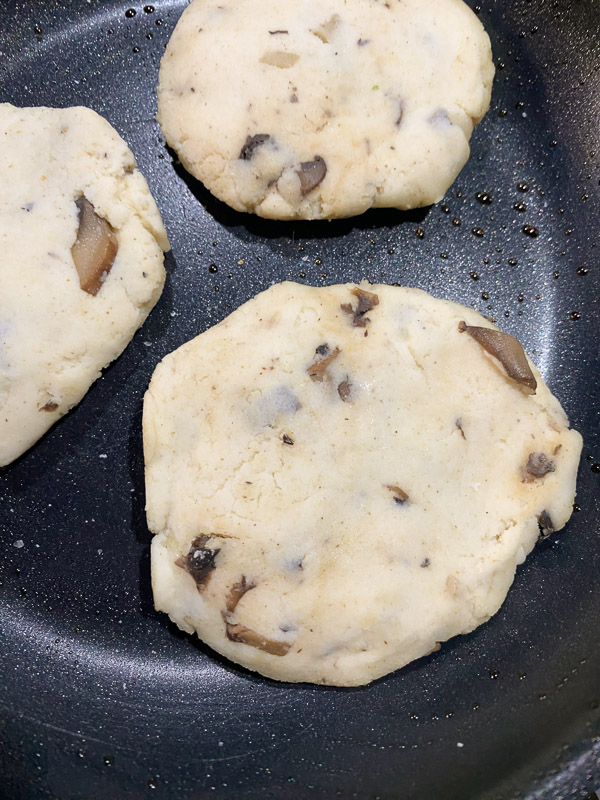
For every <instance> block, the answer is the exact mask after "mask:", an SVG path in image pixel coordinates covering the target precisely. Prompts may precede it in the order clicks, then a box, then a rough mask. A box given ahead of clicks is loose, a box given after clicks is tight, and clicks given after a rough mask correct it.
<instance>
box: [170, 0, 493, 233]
mask: <svg viewBox="0 0 600 800" xmlns="http://www.w3.org/2000/svg"><path fill="white" fill-rule="evenodd" d="M493 75H494V66H493V63H492V53H491V47H490V40H489V37H488V35H487V33H486V32H485V30H484V29H483V26H482V24H481V22H480V21H479V19H478V18H477V17H476V15H475V14H474V13H473V12H472V11H471V9H470V8H469V7H468V6H467V5H466V4H465V3H463V2H462V0H427V2H423V0H388V2H383V0H302V2H298V0H261V2H260V4H259V5H258V6H257V4H256V2H255V0H194V2H193V3H191V5H190V6H189V7H188V8H186V9H185V11H184V13H183V14H182V16H181V18H180V20H179V22H178V23H177V26H176V28H175V30H174V32H173V35H172V37H171V39H170V41H169V44H168V46H167V49H166V52H165V55H164V57H163V59H162V62H161V68H160V76H159V86H158V119H159V122H160V124H161V126H162V129H163V132H164V134H165V137H166V140H167V142H168V143H169V144H170V145H171V147H173V148H174V149H175V150H176V151H177V154H178V156H179V158H180V160H181V162H182V164H183V165H184V166H185V168H186V169H187V170H188V171H189V172H190V173H191V174H192V175H194V176H195V177H196V178H198V179H199V180H201V181H202V182H203V183H204V184H205V185H206V187H207V188H208V189H209V190H210V191H211V192H212V193H213V194H214V195H216V196H217V197H218V198H219V199H220V200H223V201H224V202H226V203H228V204H229V205H230V206H232V207H233V208H234V209H237V210H238V211H247V212H252V213H255V214H258V215H259V216H262V217H269V218H273V219H294V218H300V219H322V218H326V219H331V218H334V217H348V216H352V215H355V214H360V213H362V212H363V211H366V210H367V209H369V208H371V207H395V208H400V209H408V208H415V207H418V206H426V205H429V204H431V203H435V202H438V201H439V200H441V198H442V197H443V196H444V194H445V192H446V190H447V189H448V187H449V186H450V185H451V184H452V182H453V181H454V179H455V178H456V176H457V175H458V173H459V171H460V170H461V169H462V167H463V166H464V164H465V163H466V161H467V159H468V157H469V139H470V137H471V133H472V131H473V127H474V125H476V124H477V122H479V121H480V119H481V118H482V117H483V115H484V114H485V112H486V111H487V109H488V106H489V103H490V95H491V87H492V80H493ZM255 137H259V139H256V138H255ZM265 137H266V138H265ZM249 141H250V143H251V146H250V147H249V148H248V142H249ZM257 142H260V143H259V144H258V145H257ZM252 143H254V145H257V146H252ZM315 159H320V161H319V162H318V166H316V165H315ZM303 164H304V165H305V166H304V167H303V166H302V165H303ZM311 164H312V165H313V166H312V167H311V166H308V167H307V166H306V165H311ZM323 168H325V169H326V174H324V176H323ZM303 172H305V173H306V175H305V178H306V180H307V181H308V183H306V181H304V182H303V181H302V180H301V177H302V173H303ZM318 178H320V181H319V182H318V184H316V185H314V186H312V188H311V183H310V181H313V182H314V181H315V180H317V179H318Z"/></svg>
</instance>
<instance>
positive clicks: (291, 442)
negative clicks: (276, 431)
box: [281, 433, 294, 444]
mask: <svg viewBox="0 0 600 800" xmlns="http://www.w3.org/2000/svg"><path fill="white" fill-rule="evenodd" d="M281 438H282V440H283V443H284V444H294V440H293V439H290V437H289V436H288V435H287V433H284V434H283V436H282V437H281Z"/></svg>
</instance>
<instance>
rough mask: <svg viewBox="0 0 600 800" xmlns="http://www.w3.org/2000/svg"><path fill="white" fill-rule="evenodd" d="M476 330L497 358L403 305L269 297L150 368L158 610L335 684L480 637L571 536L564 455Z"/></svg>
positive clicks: (409, 299) (575, 449) (547, 404)
mask: <svg viewBox="0 0 600 800" xmlns="http://www.w3.org/2000/svg"><path fill="white" fill-rule="evenodd" d="M463 321H464V322H466V323H468V326H476V327H468V326H467V329H466V330H464V327H465V326H464V325H460V323H461V322H463ZM482 329H483V336H484V339H485V337H486V336H487V337H490V335H491V339H492V340H493V342H492V344H493V343H494V342H495V343H496V345H498V342H500V350H498V349H497V350H496V352H504V351H505V350H506V349H509V350H510V349H511V348H514V345H515V343H516V340H514V339H512V337H510V338H509V339H508V338H507V337H506V336H504V335H502V334H495V333H494V332H495V331H497V329H496V328H495V326H493V325H492V324H491V323H490V322H488V321H487V320H486V319H485V318H484V317H482V316H481V315H480V314H478V313H477V312H475V311H472V310H470V309H468V308H463V307H462V306H459V305H456V304H454V303H449V302H445V301H442V300H437V299H434V298H432V297H430V296H429V295H427V294H425V293H424V292H422V291H419V290H417V289H404V288H394V287H389V286H370V285H368V284H363V285H361V287H353V286H352V285H347V286H330V287H327V288H310V287H306V286H300V285H297V284H293V283H282V284H278V285H276V286H273V287H272V288H270V289H269V290H268V291H266V292H263V293H262V294H260V295H258V296H257V297H256V298H254V299H253V300H251V301H249V302H247V303H246V304H244V305H243V306H241V307H240V308H239V309H238V310H236V311H235V312H234V313H233V314H231V315H230V316H229V317H228V318H227V319H226V320H225V321H223V322H222V323H220V324H219V325H217V326H215V327H213V328H211V329H210V330H208V331H206V332H205V333H203V334H202V335H200V336H198V337H197V338H196V339H193V340H192V341H190V342H188V343H187V344H185V345H183V346H182V347H180V348H179V349H178V350H176V351H175V352H174V353H172V354H170V355H169V356H167V357H166V358H165V359H164V360H163V361H162V362H161V363H160V364H159V366H158V367H157V369H156V371H155V373H154V376H153V378H152V382H151V384H150V387H149V389H148V392H147V393H146V397H145V401H144V451H145V459H146V492H147V513H148V523H149V526H150V529H151V530H152V531H153V532H154V533H156V534H158V535H157V536H156V537H155V538H154V540H153V544H152V582H153V589H154V598H155V604H156V608H157V609H159V610H161V611H165V612H167V613H168V614H169V616H170V617H171V619H172V620H173V621H174V622H175V623H176V624H177V625H178V626H179V627H180V628H182V629H183V630H185V631H188V632H193V631H196V632H197V633H198V635H199V636H200V637H201V638H202V639H203V640H204V641H205V642H207V643H208V644H209V645H210V646H211V647H213V648H214V649H215V650H217V651H218V652H220V653H222V654H223V655H225V656H227V657H228V658H230V659H232V660H233V661H236V662H238V663H240V664H243V665H244V666H246V667H248V668H250V669H252V670H257V671H258V672H261V673H263V674H264V675H268V676H270V677H272V678H277V679H280V680H287V681H312V682H317V683H328V684H336V685H357V684H362V683H367V682H368V681H371V680H373V679H375V678H377V677H379V676H381V675H384V674H385V673H387V672H390V671H391V670H394V669H397V668H398V667H401V666H403V665H404V664H407V663H408V662H409V661H412V660H413V659H415V658H418V657H419V656H422V655H424V654H427V653H429V652H431V651H432V650H434V649H436V648H437V647H438V646H439V645H438V643H439V642H442V641H444V640H446V639H448V638H450V637H451V636H454V635H456V634H459V633H466V632H468V631H471V630H472V629H473V628H475V627H476V626H477V625H480V624H481V623H483V622H485V621H486V620H487V619H488V618H489V617H490V616H491V615H492V614H494V613H495V612H496V611H497V610H498V608H499V607H500V604H501V603H502V601H503V599H504V597H505V595H506V592H507V590H508V588H509V586H510V584H511V582H512V580H513V578H514V574H515V567H516V565H517V564H519V563H521V562H522V561H523V560H524V558H525V556H526V555H527V553H529V551H530V550H531V549H532V547H533V546H534V544H535V543H536V541H537V540H538V537H539V536H540V531H542V533H547V532H548V531H549V530H558V529H559V528H561V527H562V526H563V525H564V524H565V522H566V521H567V519H568V518H569V516H570V514H571V510H572V503H573V497H574V491H575V477H576V471H577V464H578V460H579V455H580V451H581V437H580V435H579V434H578V433H577V432H575V431H572V430H569V429H568V420H567V418H566V417H565V414H564V412H563V410H562V408H561V406H560V404H559V403H558V401H557V400H556V399H555V398H554V397H553V395H552V394H551V393H550V391H549V390H548V388H547V387H546V385H545V384H544V382H543V381H542V379H541V377H540V376H539V373H538V372H537V371H536V369H535V367H533V366H531V369H532V370H533V374H532V373H531V372H529V366H528V363H529V362H527V360H526V359H525V356H524V354H523V352H522V349H521V350H520V352H521V355H522V359H521V360H522V362H524V366H523V363H521V365H520V367H519V368H517V367H515V364H514V363H513V362H514V361H515V359H514V358H512V359H510V360H509V361H506V362H505V363H506V364H507V365H508V367H507V368H508V370H509V371H510V372H511V374H512V375H513V377H509V374H508V373H507V368H505V366H503V362H501V361H500V360H498V359H497V358H496V357H495V356H494V355H493V354H492V353H491V352H489V351H488V349H486V348H485V347H484V346H483V345H482V344H481V341H480V340H481V330H482ZM477 337H479V338H477ZM507 341H508V342H509V345H510V347H508V348H507V346H506V342H507ZM486 342H487V339H486ZM487 344H488V345H489V342H487ZM490 346H491V345H490ZM516 346H517V347H518V348H520V345H518V343H516ZM527 372H529V375H527V374H526V373H527ZM515 375H516V376H517V380H515V379H514V377H515ZM536 378H537V390H536V392H535V394H531V393H530V392H531V391H533V387H534V384H535V379H536Z"/></svg>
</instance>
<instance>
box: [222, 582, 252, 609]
mask: <svg viewBox="0 0 600 800" xmlns="http://www.w3.org/2000/svg"><path fill="white" fill-rule="evenodd" d="M255 588H256V584H255V583H252V581H247V580H246V576H245V575H242V579H241V580H240V581H238V582H237V583H234V584H233V586H232V587H231V589H230V590H229V594H228V595H227V600H226V601H225V608H226V609H227V613H228V614H233V612H234V611H235V609H236V608H237V604H238V603H239V602H240V600H241V599H242V597H243V596H244V595H245V594H246V592H249V591H250V590H251V589H255Z"/></svg>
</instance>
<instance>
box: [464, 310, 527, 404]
mask: <svg viewBox="0 0 600 800" xmlns="http://www.w3.org/2000/svg"><path fill="white" fill-rule="evenodd" d="M458 330H459V331H460V332H461V333H464V332H466V333H468V334H469V336H471V337H472V338H473V339H475V341H476V342H478V343H479V344H480V345H481V346H482V347H483V349H484V350H486V351H487V352H488V353H490V355H492V356H494V357H495V358H497V359H498V361H499V362H500V363H501V364H502V366H503V367H504V369H505V371H506V374H507V375H508V377H509V378H511V379H512V380H513V381H515V383H518V384H519V385H520V386H522V387H523V391H525V392H526V394H535V390H536V389H537V381H536V379H535V377H534V375H533V372H532V371H531V367H530V366H529V363H528V361H527V356H526V355H525V351H524V350H523V346H522V345H521V342H519V340H518V339H515V337H514V336H511V335H510V334H509V333H503V332H502V331H495V330H492V329H491V328H480V327H478V326H477V325H467V323H466V322H459V323H458Z"/></svg>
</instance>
